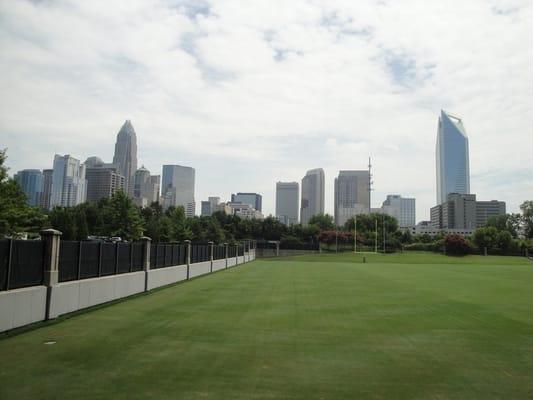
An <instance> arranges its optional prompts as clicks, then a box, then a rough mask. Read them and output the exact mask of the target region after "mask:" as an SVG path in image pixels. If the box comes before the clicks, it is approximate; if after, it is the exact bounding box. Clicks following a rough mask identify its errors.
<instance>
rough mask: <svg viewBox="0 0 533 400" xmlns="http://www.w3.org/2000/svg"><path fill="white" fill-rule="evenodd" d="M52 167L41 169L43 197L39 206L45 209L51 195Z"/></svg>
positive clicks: (48, 204)
mask: <svg viewBox="0 0 533 400" xmlns="http://www.w3.org/2000/svg"><path fill="white" fill-rule="evenodd" d="M53 174H54V170H53V169H43V197H42V199H41V201H42V203H41V207H42V208H44V209H45V210H49V209H50V198H51V196H52V176H53Z"/></svg>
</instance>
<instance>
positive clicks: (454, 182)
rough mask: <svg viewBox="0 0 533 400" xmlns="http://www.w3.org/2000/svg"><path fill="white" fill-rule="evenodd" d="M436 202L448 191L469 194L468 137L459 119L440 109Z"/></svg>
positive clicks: (444, 196) (444, 198)
mask: <svg viewBox="0 0 533 400" xmlns="http://www.w3.org/2000/svg"><path fill="white" fill-rule="evenodd" d="M436 158H437V204H442V203H445V202H446V201H447V196H448V194H450V193H459V194H470V166H469V156H468V137H467V136H466V131H465V128H464V126H463V122H462V121H461V119H459V118H457V117H454V116H452V115H450V114H447V113H446V112H444V111H441V115H440V117H439V129H438V133H437V148H436Z"/></svg>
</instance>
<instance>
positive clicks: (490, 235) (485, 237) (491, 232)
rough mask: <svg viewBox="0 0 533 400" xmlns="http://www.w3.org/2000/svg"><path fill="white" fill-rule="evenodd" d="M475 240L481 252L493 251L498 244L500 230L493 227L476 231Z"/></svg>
mask: <svg viewBox="0 0 533 400" xmlns="http://www.w3.org/2000/svg"><path fill="white" fill-rule="evenodd" d="M473 240H474V243H475V244H476V246H477V247H478V248H479V249H480V250H483V249H484V248H487V249H488V250H490V249H493V248H494V247H496V245H497V243H498V230H497V229H496V228H494V227H493V226H489V227H487V228H479V229H476V231H475V232H474V236H473Z"/></svg>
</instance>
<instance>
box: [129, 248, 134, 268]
mask: <svg viewBox="0 0 533 400" xmlns="http://www.w3.org/2000/svg"><path fill="white" fill-rule="evenodd" d="M129 245H130V272H132V271H133V242H130V243H129Z"/></svg>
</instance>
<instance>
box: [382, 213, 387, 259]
mask: <svg viewBox="0 0 533 400" xmlns="http://www.w3.org/2000/svg"><path fill="white" fill-rule="evenodd" d="M386 253H387V249H386V245H385V214H383V254H386Z"/></svg>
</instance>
